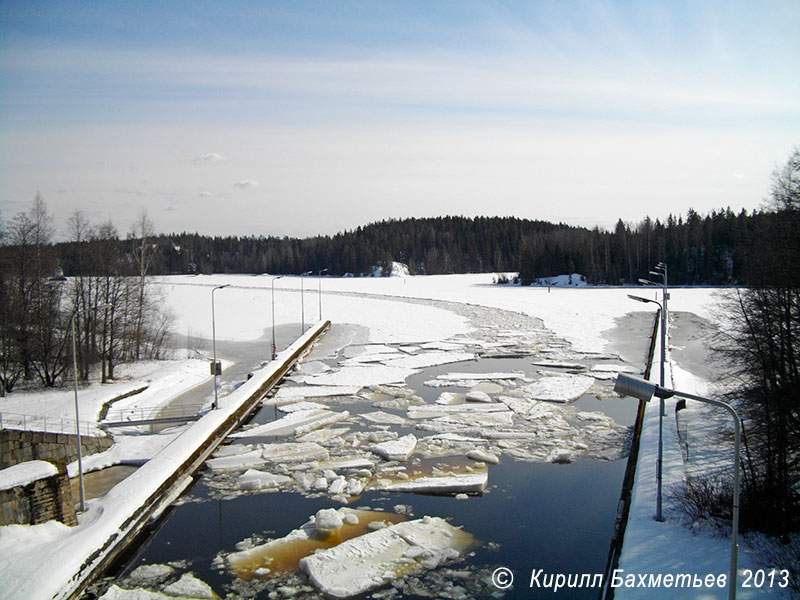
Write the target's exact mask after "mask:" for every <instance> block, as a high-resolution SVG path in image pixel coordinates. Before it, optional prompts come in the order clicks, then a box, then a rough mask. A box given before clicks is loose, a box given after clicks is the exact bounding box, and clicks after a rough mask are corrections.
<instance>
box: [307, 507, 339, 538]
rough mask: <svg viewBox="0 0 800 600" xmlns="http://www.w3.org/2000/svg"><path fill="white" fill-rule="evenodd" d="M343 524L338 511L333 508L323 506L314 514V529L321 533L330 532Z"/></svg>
mask: <svg viewBox="0 0 800 600" xmlns="http://www.w3.org/2000/svg"><path fill="white" fill-rule="evenodd" d="M342 525H344V521H343V520H342V517H341V515H340V514H339V511H338V510H336V509H335V508H323V509H322V510H318V511H317V514H316V515H315V516H314V529H316V530H317V531H320V532H322V533H332V532H334V531H337V530H339V529H341V527H342Z"/></svg>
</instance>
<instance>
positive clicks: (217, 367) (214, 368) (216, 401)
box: [211, 283, 230, 409]
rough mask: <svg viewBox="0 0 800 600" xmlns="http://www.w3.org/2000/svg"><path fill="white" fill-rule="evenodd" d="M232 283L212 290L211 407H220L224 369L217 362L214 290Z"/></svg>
mask: <svg viewBox="0 0 800 600" xmlns="http://www.w3.org/2000/svg"><path fill="white" fill-rule="evenodd" d="M229 285H230V284H229V283H225V284H223V285H218V286H217V287H215V288H214V289H213V290H211V347H212V349H213V352H214V364H213V365H212V366H211V372H212V373H213V374H214V406H212V407H211V408H214V409H216V408H218V407H219V398H218V397H217V388H218V387H219V376H220V375H221V374H222V369H221V368H220V364H219V363H218V362H217V325H216V319H215V317H214V292H216V291H217V290H221V289H222V288H226V287H228V286H229Z"/></svg>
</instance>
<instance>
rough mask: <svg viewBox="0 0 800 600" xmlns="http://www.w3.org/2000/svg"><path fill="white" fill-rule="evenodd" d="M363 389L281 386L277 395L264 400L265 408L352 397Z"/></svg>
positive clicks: (359, 386) (327, 386)
mask: <svg viewBox="0 0 800 600" xmlns="http://www.w3.org/2000/svg"><path fill="white" fill-rule="evenodd" d="M362 387H364V386H361V385H357V384H356V385H294V386H281V387H280V389H278V391H277V393H276V394H275V395H274V396H272V397H271V398H268V399H267V400H264V402H263V404H264V405H266V406H272V405H278V406H280V405H281V404H291V403H292V402H300V401H301V400H305V399H306V398H324V397H337V396H354V395H356V394H357V393H358V392H359V390H360V389H361V388H362Z"/></svg>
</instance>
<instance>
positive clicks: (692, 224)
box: [55, 209, 771, 285]
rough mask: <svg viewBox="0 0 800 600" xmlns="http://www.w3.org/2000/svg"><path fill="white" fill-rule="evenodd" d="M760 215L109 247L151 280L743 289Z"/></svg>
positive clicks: (428, 223)
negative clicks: (302, 276)
mask: <svg viewBox="0 0 800 600" xmlns="http://www.w3.org/2000/svg"><path fill="white" fill-rule="evenodd" d="M769 218H771V217H770V216H769V214H768V213H767V212H759V211H755V212H753V213H752V214H750V213H748V212H746V211H742V212H740V213H738V214H735V213H733V212H732V211H731V210H730V209H728V210H721V211H714V212H712V213H711V214H709V215H706V216H701V215H699V214H698V213H697V212H695V211H693V210H690V211H689V212H688V214H687V216H686V218H684V217H683V216H678V217H673V216H670V217H669V218H668V219H667V220H666V221H665V222H663V223H662V222H661V221H659V220H655V221H653V220H652V219H650V218H645V219H644V220H643V221H641V222H640V223H638V224H628V223H625V222H623V221H621V220H620V221H618V222H617V224H616V227H615V228H614V230H613V231H605V230H601V229H599V228H597V227H595V228H594V229H586V228H582V227H571V226H568V225H564V224H554V223H547V222H543V221H531V220H527V219H518V218H514V217H476V218H467V217H456V216H451V217H437V218H424V219H416V218H411V219H402V220H390V221H382V222H379V223H372V224H369V225H366V226H364V227H358V228H356V229H355V230H353V231H345V232H343V233H339V234H336V235H334V236H317V237H312V238H305V239H297V238H288V237H283V238H279V237H265V236H250V237H238V236H226V237H219V236H216V237H210V236H201V235H199V234H196V233H194V234H189V233H180V234H172V235H155V234H153V233H152V232H150V234H149V235H148V236H144V237H143V238H142V239H144V238H146V239H147V240H148V241H147V243H144V242H143V243H141V244H140V245H139V246H137V247H136V248H135V249H132V248H131V247H130V244H129V243H128V240H118V242H117V245H118V250H117V252H118V253H127V254H129V255H131V256H132V258H133V259H135V260H137V261H139V263H138V264H140V265H141V264H144V263H145V262H146V263H147V266H148V272H149V273H151V274H161V275H166V274H192V273H203V274H211V273H276V274H282V273H286V274H288V273H304V272H306V271H312V272H315V273H316V272H318V271H321V270H323V269H327V270H328V273H329V274H331V275H345V274H347V273H352V274H354V275H360V274H368V273H372V270H373V267H375V266H377V265H383V266H388V265H390V264H391V262H392V261H398V262H402V263H405V264H407V265H408V267H409V271H410V272H411V274H413V275H434V274H443V273H468V272H470V273H491V272H519V273H520V276H521V278H522V281H523V282H524V283H527V282H530V281H532V280H534V279H536V278H539V277H550V276H553V275H560V274H564V273H581V274H583V275H585V276H586V278H587V280H588V281H589V282H590V283H593V284H607V285H618V284H622V283H635V282H636V280H637V278H639V277H645V276H646V275H647V273H648V271H649V269H650V267H651V266H652V265H653V264H655V263H657V262H659V261H663V262H666V263H667V264H668V265H669V269H670V282H671V283H674V284H676V285H698V284H715V285H719V284H729V283H747V282H748V281H749V280H748V273H749V269H748V267H747V263H748V257H749V255H750V249H751V248H752V246H753V244H754V243H755V240H756V239H757V237H758V236H759V235H762V233H761V230H762V229H763V223H764V222H765V221H766V220H768V219H769ZM80 248H81V244H80V243H78V242H75V241H73V242H70V243H64V244H57V245H56V248H55V250H56V253H57V255H58V258H59V264H60V265H61V266H62V268H63V269H64V273H65V274H66V275H71V274H73V273H76V272H78V271H79V270H80V267H79V264H78V260H79V254H80V252H81V250H80Z"/></svg>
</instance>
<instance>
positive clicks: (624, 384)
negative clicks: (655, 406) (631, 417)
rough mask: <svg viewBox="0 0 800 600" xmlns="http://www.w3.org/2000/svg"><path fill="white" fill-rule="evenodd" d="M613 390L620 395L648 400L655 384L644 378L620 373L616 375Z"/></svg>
mask: <svg viewBox="0 0 800 600" xmlns="http://www.w3.org/2000/svg"><path fill="white" fill-rule="evenodd" d="M614 391H615V392H617V393H618V394H619V395H620V396H631V397H632V398H636V399H638V400H644V401H645V402H649V401H650V398H652V397H653V394H654V393H655V391H656V386H655V385H654V384H652V383H650V382H648V381H645V380H644V379H639V378H638V377H631V376H630V375H624V374H622V373H620V374H619V375H617V381H616V383H615V384H614Z"/></svg>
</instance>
